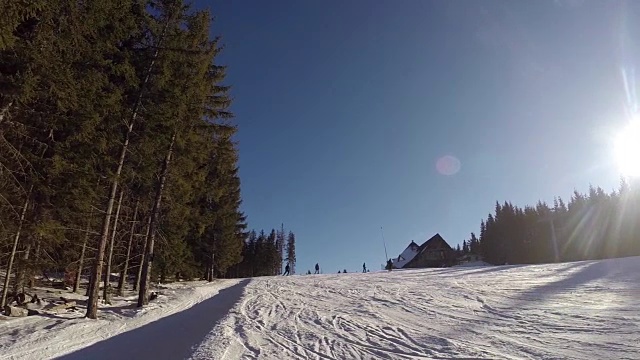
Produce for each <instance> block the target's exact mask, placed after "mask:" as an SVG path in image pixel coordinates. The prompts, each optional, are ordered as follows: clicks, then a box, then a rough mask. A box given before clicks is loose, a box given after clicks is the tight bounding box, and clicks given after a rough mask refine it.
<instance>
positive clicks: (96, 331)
mask: <svg viewBox="0 0 640 360" xmlns="http://www.w3.org/2000/svg"><path fill="white" fill-rule="evenodd" d="M239 282H240V280H219V281H215V282H213V283H207V282H204V281H198V282H178V283H172V284H167V285H161V288H160V290H159V291H160V294H161V295H160V296H159V297H158V298H157V299H156V300H154V301H153V302H152V303H151V304H149V305H148V306H146V307H145V308H143V309H137V308H136V307H135V303H136V300H137V296H135V295H131V296H129V297H126V298H115V299H114V303H113V305H102V304H100V307H99V311H98V320H91V319H86V318H84V309H85V307H84V306H83V305H81V306H78V307H79V310H80V311H76V312H73V313H64V314H60V315H54V314H45V315H39V316H29V317H24V318H14V319H11V320H8V318H6V317H2V319H0V320H3V321H0V360H5V359H11V360H14V359H15V360H17V359H52V358H55V357H59V356H63V355H65V354H69V353H73V352H75V351H77V350H80V349H83V348H87V347H90V346H91V345H93V344H96V343H98V344H100V343H101V342H103V341H105V340H108V339H114V338H115V337H116V336H117V335H119V334H122V333H125V334H134V333H135V332H134V331H132V330H136V329H141V328H148V327H149V325H153V324H160V323H161V322H160V321H158V320H164V319H167V318H169V317H170V316H171V315H173V314H176V313H181V312H183V311H184V310H187V309H191V308H192V307H195V306H196V305H198V304H200V303H201V302H203V301H205V300H207V299H209V298H211V297H212V296H214V295H216V294H218V293H219V292H221V291H223V290H224V289H227V288H230V287H232V286H234V285H236V284H238V283H239ZM60 295H63V296H65V297H67V298H70V299H77V300H79V301H80V303H85V302H86V301H84V300H85V299H86V297H85V296H82V295H79V294H73V293H62V294H60ZM174 330H175V329H167V330H166V331H165V332H166V339H164V340H165V341H170V340H171V337H173V338H174V339H175V336H176V334H175V331H174ZM205 334H206V332H205ZM157 340H162V339H157ZM154 341H156V340H155V339H149V340H148V343H146V344H145V343H143V344H140V346H139V347H140V348H143V349H144V348H146V349H147V354H150V352H149V349H153V345H152V344H153V342H154ZM145 342H146V341H145ZM116 345H117V344H116ZM129 345H132V344H129ZM133 345H135V344H133ZM103 350H105V351H103V352H102V353H99V354H98V353H96V354H92V355H91V356H88V357H84V358H85V359H97V358H112V356H115V355H116V354H119V353H121V352H122V351H123V348H122V347H114V348H113V349H103ZM124 350H129V348H125V349H124ZM133 350H136V349H133ZM187 350H188V349H187ZM71 358H73V357H71ZM143 358H144V356H143Z"/></svg>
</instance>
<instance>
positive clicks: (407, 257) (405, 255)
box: [391, 242, 420, 269]
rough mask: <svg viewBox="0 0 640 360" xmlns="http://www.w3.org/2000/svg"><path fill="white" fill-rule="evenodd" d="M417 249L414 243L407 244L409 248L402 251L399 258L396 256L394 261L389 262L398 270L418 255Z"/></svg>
mask: <svg viewBox="0 0 640 360" xmlns="http://www.w3.org/2000/svg"><path fill="white" fill-rule="evenodd" d="M419 249H420V247H419V246H418V245H417V244H415V243H414V242H411V244H409V246H407V248H406V249H404V251H403V252H402V254H400V256H398V257H397V258H396V259H392V260H391V262H392V263H393V266H395V267H396V268H398V269H400V268H402V267H403V266H405V265H406V264H407V263H408V262H409V261H411V260H412V259H413V258H414V257H415V256H416V255H418V250H419Z"/></svg>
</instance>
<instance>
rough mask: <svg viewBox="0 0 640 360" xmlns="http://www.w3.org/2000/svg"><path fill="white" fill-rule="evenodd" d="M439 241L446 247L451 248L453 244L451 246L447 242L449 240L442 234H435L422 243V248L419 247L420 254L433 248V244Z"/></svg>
mask: <svg viewBox="0 0 640 360" xmlns="http://www.w3.org/2000/svg"><path fill="white" fill-rule="evenodd" d="M438 243H440V244H444V245H445V247H446V248H449V249H450V250H453V249H451V246H449V244H447V242H446V241H445V240H444V239H443V238H442V236H440V234H439V233H438V234H435V235H433V236H432V237H431V238H430V239H429V240H427V241H425V242H424V243H423V244H422V245H420V248H419V249H418V254H422V253H423V252H424V251H425V250H427V249H429V248H432V247H433V246H435V245H437V244H438Z"/></svg>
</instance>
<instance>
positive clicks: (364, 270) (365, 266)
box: [362, 263, 367, 273]
mask: <svg viewBox="0 0 640 360" xmlns="http://www.w3.org/2000/svg"><path fill="white" fill-rule="evenodd" d="M362 272H363V273H366V272H367V263H362Z"/></svg>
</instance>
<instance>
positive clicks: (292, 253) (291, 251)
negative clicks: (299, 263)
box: [285, 231, 296, 274]
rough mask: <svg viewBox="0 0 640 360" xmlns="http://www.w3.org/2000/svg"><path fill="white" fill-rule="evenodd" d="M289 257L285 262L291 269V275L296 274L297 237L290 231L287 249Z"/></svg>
mask: <svg viewBox="0 0 640 360" xmlns="http://www.w3.org/2000/svg"><path fill="white" fill-rule="evenodd" d="M286 252H287V257H286V259H285V261H286V262H287V264H289V268H290V271H291V274H295V273H296V270H295V269H296V237H295V235H294V234H293V232H291V231H289V235H288V236H287V247H286Z"/></svg>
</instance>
